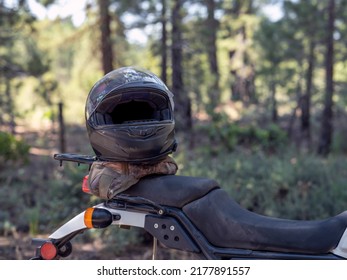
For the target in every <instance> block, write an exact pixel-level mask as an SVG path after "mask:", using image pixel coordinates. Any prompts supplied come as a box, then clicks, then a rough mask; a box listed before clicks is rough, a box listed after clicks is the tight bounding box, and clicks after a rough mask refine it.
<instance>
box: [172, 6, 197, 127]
mask: <svg viewBox="0 0 347 280" xmlns="http://www.w3.org/2000/svg"><path fill="white" fill-rule="evenodd" d="M182 4H183V0H175V1H174V5H173V9H172V15H171V23H172V45H171V56H172V91H173V93H174V95H175V104H176V106H175V113H176V115H175V118H176V128H177V130H189V129H191V128H192V118H191V105H190V100H189V97H188V95H187V93H186V92H185V89H184V84H183V68H182V56H183V54H182V52H183V50H182V47H183V42H182V30H181V29H182V28H181V25H182V17H181V8H182Z"/></svg>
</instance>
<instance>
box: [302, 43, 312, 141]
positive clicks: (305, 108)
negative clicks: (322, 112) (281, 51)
mask: <svg viewBox="0 0 347 280" xmlns="http://www.w3.org/2000/svg"><path fill="white" fill-rule="evenodd" d="M314 50H315V42H314V40H313V39H311V41H310V47H309V55H308V68H307V72H306V92H305V94H304V95H303V96H302V99H301V103H300V105H301V134H302V136H303V137H302V138H304V139H307V140H308V141H310V138H311V120H310V119H311V113H310V111H311V95H312V79H313V69H314Z"/></svg>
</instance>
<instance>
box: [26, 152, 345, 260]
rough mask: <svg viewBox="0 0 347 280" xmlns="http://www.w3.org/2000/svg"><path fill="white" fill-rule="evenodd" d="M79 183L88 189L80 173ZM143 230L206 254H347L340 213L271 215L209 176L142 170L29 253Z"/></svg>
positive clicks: (67, 157)
mask: <svg viewBox="0 0 347 280" xmlns="http://www.w3.org/2000/svg"><path fill="white" fill-rule="evenodd" d="M54 158H55V159H56V160H59V161H60V162H61V163H62V162H63V161H73V162H77V163H79V164H81V163H82V164H89V165H91V164H92V163H93V161H95V160H96V157H93V156H83V155H76V154H56V155H55V156H54ZM83 188H84V191H85V192H88V182H87V180H86V179H85V180H84V184H83ZM113 225H118V226H130V227H140V228H143V229H145V230H146V231H147V232H148V233H150V234H151V235H152V236H153V237H154V243H153V256H154V257H153V258H155V255H156V249H157V241H159V242H160V243H161V244H162V245H164V247H167V248H173V249H178V250H183V251H186V252H191V253H195V254H196V255H198V256H199V257H201V258H205V259H307V260H308V259H310V260H313V259H315V260H318V259H331V260H333V259H347V211H345V212H343V213H341V214H339V215H337V216H334V217H331V218H328V219H325V220H320V221H299V220H286V219H278V218H272V217H267V216H262V215H258V214H256V213H253V212H251V211H248V210H246V209H244V208H242V207H241V206H240V205H238V204H237V203H236V202H235V201H234V200H233V199H232V198H231V197H230V196H229V195H228V194H227V193H226V192H225V191H224V190H223V189H222V188H220V187H219V186H218V184H217V183H216V182H215V181H214V180H210V179H206V178H195V177H186V176H177V175H162V176H149V177H146V178H144V179H142V180H140V181H139V182H138V183H137V184H136V185H134V186H133V187H131V188H129V189H128V190H126V191H124V192H122V193H121V194H118V195H117V196H116V197H114V198H113V199H111V200H107V201H105V202H103V203H101V204H98V205H95V206H94V207H91V208H87V209H86V210H85V211H83V212H82V213H80V214H79V215H77V216H75V217H74V218H72V219H71V220H70V221H68V222H67V223H65V224H64V225H62V226H61V227H60V228H58V229H57V230H56V231H55V232H53V233H52V234H51V235H50V236H49V238H48V239H33V244H35V245H36V246H37V248H36V255H35V257H33V258H32V259H45V260H52V259H60V258H62V257H67V256H68V255H70V253H71V252H72V245H71V242H70V241H71V240H72V239H73V238H74V237H75V236H76V235H78V234H80V233H82V232H84V231H86V230H88V229H91V228H100V229H102V228H106V227H108V226H113Z"/></svg>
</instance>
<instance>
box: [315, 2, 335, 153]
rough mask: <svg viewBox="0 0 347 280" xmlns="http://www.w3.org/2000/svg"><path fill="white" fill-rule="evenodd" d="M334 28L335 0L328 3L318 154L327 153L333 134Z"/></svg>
mask: <svg viewBox="0 0 347 280" xmlns="http://www.w3.org/2000/svg"><path fill="white" fill-rule="evenodd" d="M334 30H335V0H330V1H329V3H328V26H327V36H326V48H327V49H326V56H325V72H326V92H325V101H324V109H323V115H322V124H321V135H320V141H319V146H318V154H320V155H324V156H326V155H328V154H329V152H330V148H331V142H332V134H333V94H334V76H333V70H334V37H333V34H334Z"/></svg>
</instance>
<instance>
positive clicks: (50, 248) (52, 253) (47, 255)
mask: <svg viewBox="0 0 347 280" xmlns="http://www.w3.org/2000/svg"><path fill="white" fill-rule="evenodd" d="M57 252H58V250H57V247H55V245H54V244H53V243H51V242H46V243H44V244H43V245H42V246H41V248H40V254H41V257H42V258H43V259H44V260H53V259H54V258H55V257H56V255H57Z"/></svg>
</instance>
